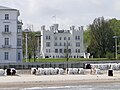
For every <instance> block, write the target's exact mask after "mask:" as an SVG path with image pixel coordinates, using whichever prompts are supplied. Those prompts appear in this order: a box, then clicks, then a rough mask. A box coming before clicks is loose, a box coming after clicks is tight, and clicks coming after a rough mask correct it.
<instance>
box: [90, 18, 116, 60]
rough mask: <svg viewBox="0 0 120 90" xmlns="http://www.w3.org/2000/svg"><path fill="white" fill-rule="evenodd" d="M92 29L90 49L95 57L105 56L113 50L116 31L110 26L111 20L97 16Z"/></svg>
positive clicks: (91, 26)
mask: <svg viewBox="0 0 120 90" xmlns="http://www.w3.org/2000/svg"><path fill="white" fill-rule="evenodd" d="M89 29H90V45H89V46H88V51H89V52H90V53H91V54H93V56H94V57H99V58H105V57H106V53H107V52H113V46H114V39H113V36H114V32H113V30H112V29H111V28H110V26H109V21H107V20H104V17H99V18H96V19H95V20H94V21H93V23H92V24H91V25H89Z"/></svg>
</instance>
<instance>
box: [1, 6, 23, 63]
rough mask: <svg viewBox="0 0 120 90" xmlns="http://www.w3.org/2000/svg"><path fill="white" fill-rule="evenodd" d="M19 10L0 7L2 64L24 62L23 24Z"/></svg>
mask: <svg viewBox="0 0 120 90" xmlns="http://www.w3.org/2000/svg"><path fill="white" fill-rule="evenodd" d="M19 15H20V12H19V10H17V9H12V8H8V7H4V6H0V63H18V62H22V24H23V23H22V22H21V21H19V20H18V16H19Z"/></svg>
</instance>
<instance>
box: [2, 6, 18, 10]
mask: <svg viewBox="0 0 120 90" xmlns="http://www.w3.org/2000/svg"><path fill="white" fill-rule="evenodd" d="M0 10H17V9H13V8H9V7H5V6H0Z"/></svg>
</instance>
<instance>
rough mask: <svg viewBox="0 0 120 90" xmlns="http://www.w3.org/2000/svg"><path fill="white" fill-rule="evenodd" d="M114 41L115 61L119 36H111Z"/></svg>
mask: <svg viewBox="0 0 120 90" xmlns="http://www.w3.org/2000/svg"><path fill="white" fill-rule="evenodd" d="M113 38H114V39H115V58H116V59H117V39H118V38H120V36H113Z"/></svg>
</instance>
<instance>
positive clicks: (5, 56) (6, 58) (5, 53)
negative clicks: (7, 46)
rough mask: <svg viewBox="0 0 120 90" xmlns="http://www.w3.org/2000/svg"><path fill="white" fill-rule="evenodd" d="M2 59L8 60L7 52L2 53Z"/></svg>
mask: <svg viewBox="0 0 120 90" xmlns="http://www.w3.org/2000/svg"><path fill="white" fill-rule="evenodd" d="M4 59H5V60H9V53H8V52H4Z"/></svg>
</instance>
